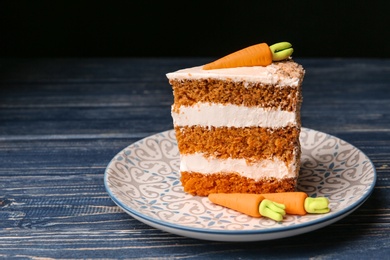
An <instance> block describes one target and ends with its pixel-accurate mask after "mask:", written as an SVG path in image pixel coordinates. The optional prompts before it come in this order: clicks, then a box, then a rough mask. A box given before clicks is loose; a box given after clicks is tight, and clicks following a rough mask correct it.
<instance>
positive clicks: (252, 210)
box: [208, 193, 264, 218]
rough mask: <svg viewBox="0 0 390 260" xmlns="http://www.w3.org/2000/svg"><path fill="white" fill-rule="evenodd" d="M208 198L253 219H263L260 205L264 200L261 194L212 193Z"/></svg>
mask: <svg viewBox="0 0 390 260" xmlns="http://www.w3.org/2000/svg"><path fill="white" fill-rule="evenodd" d="M208 198H209V200H210V201H211V202H213V203H215V204H218V205H221V206H224V207H227V208H230V209H234V210H236V211H238V212H241V213H244V214H247V215H249V216H252V217H256V218H260V217H261V215H260V212H259V204H260V202H261V201H262V200H263V199H264V197H263V196H262V195H261V194H249V193H212V194H210V195H209V196H208Z"/></svg>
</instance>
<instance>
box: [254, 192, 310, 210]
mask: <svg viewBox="0 0 390 260" xmlns="http://www.w3.org/2000/svg"><path fill="white" fill-rule="evenodd" d="M261 195H262V196H263V197H264V198H265V199H269V200H271V201H274V202H276V203H281V204H284V205H285V206H286V208H285V210H286V213H287V214H292V215H301V216H303V215H306V214H307V212H306V210H305V199H306V198H307V197H308V195H307V194H306V193H304V192H300V191H297V192H280V193H265V194H261Z"/></svg>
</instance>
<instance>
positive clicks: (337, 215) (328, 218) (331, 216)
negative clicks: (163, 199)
mask: <svg viewBox="0 0 390 260" xmlns="http://www.w3.org/2000/svg"><path fill="white" fill-rule="evenodd" d="M171 131H173V130H172V129H171V130H167V131H164V132H160V133H156V134H154V135H151V136H148V137H145V138H143V139H140V140H138V141H136V142H135V143H133V144H131V145H129V146H127V147H126V148H124V149H123V150H122V151H120V152H119V153H118V154H117V155H116V156H115V157H114V158H113V159H112V160H111V161H110V163H109V164H108V165H107V167H106V170H105V172H104V185H105V188H106V191H107V192H108V194H109V196H110V197H111V199H112V200H113V202H114V203H115V204H116V205H118V206H119V207H120V208H122V209H123V210H124V211H125V212H126V213H127V214H130V215H135V216H137V217H138V218H140V219H141V220H142V219H144V220H145V221H149V222H151V223H155V224H157V225H160V226H165V227H168V228H173V229H177V230H182V231H189V232H196V233H205V234H216V235H253V234H259V235H260V234H271V233H277V232H285V231H290V230H298V229H303V228H307V227H310V226H316V225H319V224H322V223H325V224H326V222H328V224H331V223H333V222H335V221H338V220H340V219H341V218H344V217H345V216H347V215H349V214H350V213H352V212H353V211H354V210H356V209H357V208H359V207H360V206H361V205H362V204H363V203H364V202H365V201H366V200H367V199H368V198H369V196H370V195H371V193H372V192H373V190H374V187H375V183H376V179H377V173H376V169H375V167H374V165H373V163H372V161H371V159H370V158H369V157H368V156H367V155H365V154H364V153H363V152H362V151H361V150H360V149H358V148H356V147H354V146H353V145H351V144H349V143H348V142H345V141H343V140H342V139H339V138H337V137H335V136H333V135H330V134H326V133H323V132H320V131H316V130H313V129H309V128H304V127H302V132H307V133H310V132H311V133H313V132H314V133H319V134H324V135H326V137H327V138H335V139H337V140H339V141H341V142H344V143H345V144H348V145H350V146H351V147H352V148H353V149H355V150H356V151H357V152H358V153H360V154H361V155H362V156H364V157H365V159H366V160H367V163H369V164H370V166H371V168H372V170H371V173H370V174H371V175H370V176H371V177H372V182H371V183H370V185H369V187H368V189H367V190H366V191H365V193H364V194H363V195H362V196H361V197H360V198H358V199H357V200H356V201H354V202H353V203H352V204H350V205H348V206H347V207H345V208H343V209H341V210H339V211H337V212H333V213H332V212H331V213H328V214H323V215H321V217H320V218H318V219H314V220H310V221H308V222H304V223H299V224H295V225H291V226H279V227H272V228H266V229H253V230H214V229H208V228H196V227H190V226H185V225H180V224H175V223H172V222H169V221H163V220H159V219H157V218H154V217H151V216H148V215H145V214H143V213H142V212H140V211H139V210H137V209H136V208H132V207H130V206H129V205H128V204H126V203H125V202H123V201H121V200H120V199H119V198H118V197H117V196H116V195H115V194H114V192H113V189H112V188H111V187H110V185H109V183H108V177H109V175H110V172H109V169H110V167H111V165H112V163H113V162H115V161H116V158H117V156H119V155H120V154H121V153H122V152H123V151H124V150H126V149H128V148H129V147H130V146H132V145H134V144H137V143H142V142H143V141H145V140H149V139H153V138H154V137H156V136H161V135H166V134H167V133H169V132H171ZM333 220H334V221H333ZM299 234H300V233H299Z"/></svg>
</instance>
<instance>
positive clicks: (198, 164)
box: [180, 153, 296, 181]
mask: <svg viewBox="0 0 390 260" xmlns="http://www.w3.org/2000/svg"><path fill="white" fill-rule="evenodd" d="M180 171H188V172H198V173H202V174H206V175H207V174H213V173H219V172H237V173H239V174H240V175H241V176H243V177H247V178H251V179H254V180H255V181H258V180H259V179H260V178H272V177H274V178H277V179H280V178H295V177H296V175H295V166H294V162H291V164H290V165H289V166H288V167H287V166H286V164H285V163H284V162H282V161H280V160H279V159H277V158H275V159H273V160H262V161H260V162H258V163H251V164H247V162H246V161H245V159H231V158H229V159H224V160H221V159H217V158H205V157H204V156H203V154H201V153H195V154H185V155H180ZM259 176H261V177H259Z"/></svg>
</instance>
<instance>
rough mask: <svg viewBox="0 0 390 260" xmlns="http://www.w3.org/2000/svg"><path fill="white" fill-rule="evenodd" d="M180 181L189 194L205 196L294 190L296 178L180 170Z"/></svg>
mask: <svg viewBox="0 0 390 260" xmlns="http://www.w3.org/2000/svg"><path fill="white" fill-rule="evenodd" d="M180 180H181V183H182V185H183V187H184V190H185V191H186V192H188V193H190V194H193V195H198V196H207V195H209V194H210V193H257V194H260V193H275V192H288V191H295V187H296V182H297V178H296V177H291V178H284V179H280V178H261V179H259V180H254V179H252V178H246V177H242V176H240V175H239V174H235V173H218V174H210V175H204V174H200V173H196V172H186V171H184V172H181V178H180Z"/></svg>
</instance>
